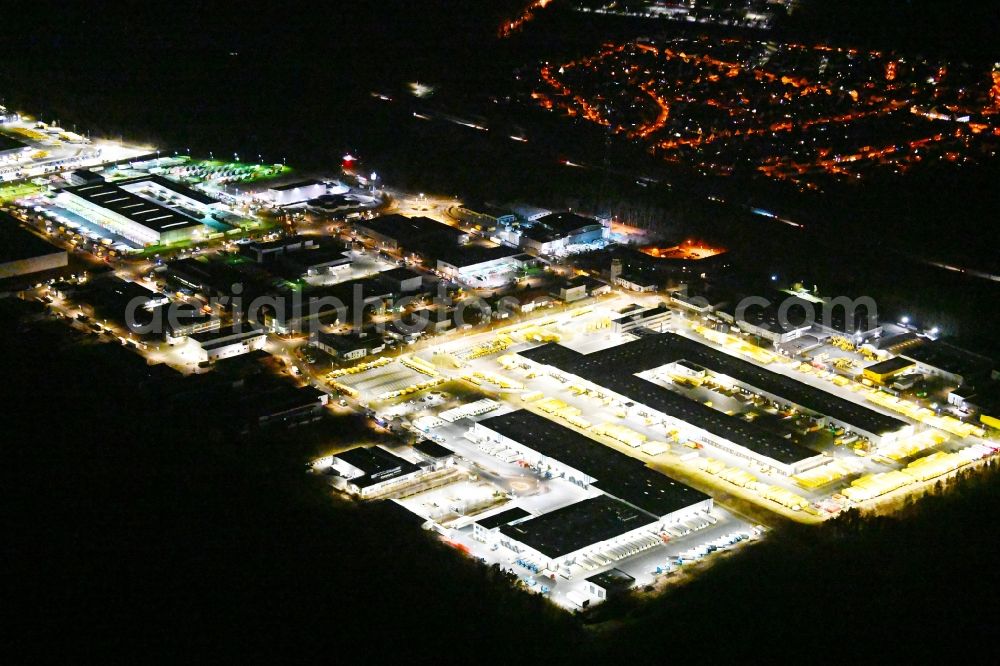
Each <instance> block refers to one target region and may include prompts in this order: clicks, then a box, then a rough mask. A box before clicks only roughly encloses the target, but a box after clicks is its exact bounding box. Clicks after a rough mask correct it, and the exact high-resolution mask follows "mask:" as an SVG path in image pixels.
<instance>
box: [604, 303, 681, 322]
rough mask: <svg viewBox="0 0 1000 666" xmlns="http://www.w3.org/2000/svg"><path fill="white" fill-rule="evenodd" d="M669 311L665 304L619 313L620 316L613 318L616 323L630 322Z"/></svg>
mask: <svg viewBox="0 0 1000 666" xmlns="http://www.w3.org/2000/svg"><path fill="white" fill-rule="evenodd" d="M669 311H670V308H668V307H667V306H665V305H658V306H657V307H655V308H649V309H646V310H633V311H631V312H629V313H628V314H624V315H621V316H620V317H616V318H615V319H614V322H615V323H616V324H617V323H619V322H621V323H625V322H630V321H642V320H643V319H649V318H650V317H656V316H659V315H661V314H664V313H665V312H669Z"/></svg>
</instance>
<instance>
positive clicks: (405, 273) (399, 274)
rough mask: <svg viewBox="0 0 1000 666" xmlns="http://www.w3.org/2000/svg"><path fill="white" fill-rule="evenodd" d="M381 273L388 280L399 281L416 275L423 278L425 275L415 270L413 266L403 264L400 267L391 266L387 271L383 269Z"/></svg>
mask: <svg viewBox="0 0 1000 666" xmlns="http://www.w3.org/2000/svg"><path fill="white" fill-rule="evenodd" d="M379 275H381V276H382V277H383V278H386V279H388V280H396V281H399V282H402V281H403V280H409V279H411V278H415V277H418V278H423V275H421V274H420V273H418V272H416V271H415V270H413V269H411V268H404V267H402V266H400V267H398V268H390V269H389V270H387V271H382V272H381V273H379Z"/></svg>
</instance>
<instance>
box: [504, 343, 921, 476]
mask: <svg viewBox="0 0 1000 666" xmlns="http://www.w3.org/2000/svg"><path fill="white" fill-rule="evenodd" d="M520 355H521V356H522V357H524V358H526V359H528V360H529V361H532V362H534V363H537V364H539V365H542V366H549V367H550V368H552V369H554V370H556V371H557V372H561V373H565V374H569V375H573V376H575V377H577V378H579V379H580V380H581V381H584V382H588V383H590V384H592V385H593V386H595V387H596V388H597V389H598V390H603V391H604V392H606V393H611V394H612V395H613V396H615V397H617V398H619V400H620V401H621V402H622V403H623V404H626V405H629V409H630V411H633V412H635V413H636V414H638V415H639V416H644V417H647V418H648V417H650V416H657V417H659V418H662V419H663V420H664V421H665V422H666V423H670V424H672V425H673V426H675V427H678V428H679V429H681V430H684V431H687V432H688V433H689V434H691V435H692V437H691V438H692V439H697V440H699V441H702V442H704V443H705V444H708V445H710V446H714V447H716V448H718V449H720V450H723V451H726V452H728V453H731V454H732V455H736V456H739V457H742V458H747V459H750V460H754V461H756V462H758V463H761V464H763V465H767V466H769V467H772V468H774V469H776V470H777V471H779V472H780V473H782V474H786V475H792V474H798V473H800V472H803V471H805V470H807V469H810V468H812V467H816V466H818V465H822V464H825V463H826V462H829V460H830V459H829V458H827V457H825V456H822V455H820V454H817V453H816V452H814V451H812V450H809V449H807V448H805V447H801V446H797V445H795V444H792V443H791V442H789V441H787V440H786V439H784V438H783V437H781V436H779V435H777V434H775V433H773V432H771V431H769V430H767V429H765V428H763V427H761V426H759V425H757V424H755V423H750V422H747V421H744V420H743V419H740V418H738V417H735V416H730V415H728V414H726V413H724V412H721V411H718V410H716V409H714V408H712V407H710V406H708V405H705V404H702V403H701V402H699V401H697V400H693V399H691V398H688V397H686V396H684V395H681V394H679V393H675V392H674V391H671V390H670V389H668V388H665V387H664V386H661V385H659V384H657V383H655V382H653V381H651V380H649V379H646V378H643V377H641V376H639V375H640V373H645V372H649V371H652V370H655V369H657V368H660V367H663V366H666V365H668V364H671V363H676V362H679V361H687V362H688V363H692V364H696V365H698V366H701V367H702V368H706V369H708V370H712V371H714V372H715V373H716V374H717V375H720V376H723V377H726V378H728V380H729V381H730V382H731V383H734V384H738V385H740V386H742V387H744V388H747V389H748V390H751V391H755V392H758V393H761V394H763V395H767V396H769V397H772V398H773V399H776V400H779V401H782V402H790V403H792V404H794V405H797V406H799V407H801V408H804V409H806V410H809V411H811V412H814V413H816V414H818V415H821V417H823V418H824V419H825V420H827V421H829V422H832V423H835V424H839V425H843V426H844V427H845V428H849V429H851V430H854V431H855V432H858V433H859V434H863V435H866V436H868V437H869V438H871V440H872V442H873V443H874V444H885V443H889V442H891V441H894V440H895V439H896V438H897V437H899V436H902V435H905V434H907V433H909V432H912V428H913V426H911V425H909V424H907V423H906V422H905V421H902V420H900V419H897V418H895V417H892V416H888V415H886V414H883V413H881V412H878V411H875V410H873V409H869V408H867V407H863V406H861V405H857V404H855V403H853V402H850V401H848V400H845V399H843V398H840V397H837V396H835V395H833V394H831V393H828V392H826V391H823V390H821V389H818V388H815V387H812V386H810V385H808V384H803V383H802V382H799V381H797V380H795V379H792V378H791V377H788V376H785V375H780V374H778V373H775V372H771V371H769V370H765V369H764V368H761V367H758V366H756V365H754V364H752V363H750V362H748V361H744V360H742V359H739V358H736V357H735V356H731V355H729V354H726V353H724V352H720V351H718V350H715V349H713V348H711V347H709V346H707V345H703V344H701V343H700V342H697V341H695V340H691V339H688V338H685V337H682V336H679V335H676V334H674V333H662V334H658V335H650V336H647V337H643V338H640V339H639V340H635V341H633V342H627V343H625V344H623V345H619V346H617V347H612V348H610V349H605V350H602V351H598V352H594V353H591V354H581V353H579V352H576V351H574V350H572V349H569V348H568V347H563V346H561V345H557V344H547V345H543V346H540V347H536V348H534V349H529V350H527V351H524V352H520Z"/></svg>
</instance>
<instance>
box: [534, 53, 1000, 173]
mask: <svg viewBox="0 0 1000 666" xmlns="http://www.w3.org/2000/svg"><path fill="white" fill-rule="evenodd" d="M803 72H805V73H808V74H805V75H804V74H802V73H803ZM928 77H929V79H928ZM997 78H998V75H997V73H996V72H983V71H979V70H976V69H975V68H968V67H965V68H960V67H948V66H947V64H942V63H940V62H934V61H929V60H920V59H916V58H912V59H902V58H899V57H898V56H896V55H894V54H887V53H883V52H880V51H858V50H855V49H840V48H835V47H829V46H826V45H812V46H808V45H803V44H796V43H779V44H776V45H775V44H774V43H773V42H763V41H756V40H753V39H749V38H739V39H737V38H729V39H724V40H709V39H707V38H674V39H669V40H661V41H656V42H653V41H644V40H640V41H634V42H625V43H619V44H610V45H608V46H605V47H604V48H602V49H601V50H600V51H598V52H597V53H596V54H594V55H592V56H589V57H584V58H580V59H577V60H573V61H568V62H563V63H560V64H548V63H546V64H544V65H542V66H541V67H540V68H539V71H538V80H537V85H536V86H535V87H534V88H533V89H532V90H531V97H532V98H533V99H534V101H535V102H536V103H537V104H538V105H540V106H541V107H543V108H545V109H548V110H553V111H559V112H561V113H564V114H566V115H567V116H571V117H580V118H582V119H584V120H587V121H589V122H592V123H595V124H598V125H601V126H604V127H608V128H609V129H610V130H611V131H612V132H614V133H615V134H623V135H625V136H626V137H628V138H629V139H630V140H632V141H636V142H638V143H640V144H643V145H645V146H646V147H647V149H648V150H649V152H651V153H652V154H654V155H656V156H657V157H660V158H662V159H663V160H665V161H667V162H670V163H678V164H685V165H688V166H690V167H693V168H695V169H696V170H697V171H699V172H701V173H704V174H714V175H721V176H727V175H730V174H731V173H732V172H733V170H734V168H736V167H738V166H741V165H746V166H749V167H751V168H753V169H755V170H756V171H757V172H759V173H760V174H762V175H764V176H766V177H768V178H772V179H775V180H784V181H788V182H791V183H793V184H795V185H796V186H798V187H799V188H800V189H804V190H808V189H812V190H818V189H822V188H823V186H824V184H825V183H827V182H832V181H837V180H843V179H847V178H850V179H854V180H857V179H858V178H862V177H863V176H864V175H865V174H867V173H869V172H873V171H892V172H895V173H904V172H906V171H909V170H911V169H914V168H919V167H921V166H923V165H926V164H928V163H930V162H931V161H935V162H937V161H945V162H949V163H953V164H955V165H959V166H961V165H962V164H968V163H971V162H972V161H973V160H975V159H977V157H976V156H977V154H978V153H979V152H980V149H982V148H988V149H991V150H995V148H996V146H997V145H998V144H1000V125H998V124H997V117H998V114H996V112H995V109H996V99H998V97H997V95H996V93H995V90H996V87H997V86H996V83H995V81H996V80H997ZM928 80H931V81H932V82H933V83H928V82H927V81H928ZM674 106H677V107H678V108H683V112H681V113H676V112H673V111H672V108H673V107H674ZM873 132H874V134H875V136H877V137H878V139H877V140H873V139H872V136H873Z"/></svg>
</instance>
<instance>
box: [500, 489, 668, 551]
mask: <svg viewBox="0 0 1000 666" xmlns="http://www.w3.org/2000/svg"><path fill="white" fill-rule="evenodd" d="M655 521H656V519H655V518H654V517H653V516H651V515H650V514H648V513H646V512H645V511H640V510H639V509H636V508H635V507H633V506H631V505H629V504H626V503H625V502H622V501H621V500H617V499H615V498H613V497H609V496H607V495H598V496H597V497H592V498H590V499H585V500H583V501H580V502H576V503H575V504H570V505H569V506H565V507H563V508H561V509H556V510H555V511H550V512H548V513H545V514H542V515H541V516H538V517H536V518H532V519H530V520H525V521H522V522H519V523H516V524H514V525H502V526H501V527H500V532H501V533H502V534H504V535H506V536H508V537H510V538H511V539H514V540H515V541H519V542H521V543H523V544H525V545H526V546H529V547H531V548H534V549H535V550H537V551H538V552H540V553H542V554H543V555H545V556H547V557H550V558H553V559H554V558H558V557H562V556H563V555H569V554H570V553H574V552H576V551H578V550H581V549H583V548H586V547H587V546H590V545H593V544H595V543H599V542H601V541H607V540H608V539H614V538H615V537H617V536H621V535H622V534H625V533H626V532H631V531H632V530H636V529H639V528H640V527H642V526H644V525H649V524H651V523H654V522H655Z"/></svg>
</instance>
